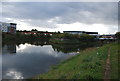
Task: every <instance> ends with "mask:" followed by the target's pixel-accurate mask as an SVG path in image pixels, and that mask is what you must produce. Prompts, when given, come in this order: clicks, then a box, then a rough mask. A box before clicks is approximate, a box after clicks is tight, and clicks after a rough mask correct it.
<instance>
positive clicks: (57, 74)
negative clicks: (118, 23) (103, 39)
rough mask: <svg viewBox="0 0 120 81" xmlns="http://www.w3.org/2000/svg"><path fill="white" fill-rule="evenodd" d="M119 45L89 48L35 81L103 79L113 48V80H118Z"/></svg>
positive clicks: (37, 77) (39, 76)
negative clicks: (108, 57) (108, 56)
mask: <svg viewBox="0 0 120 81" xmlns="http://www.w3.org/2000/svg"><path fill="white" fill-rule="evenodd" d="M117 46H118V45H117V44H107V45H104V46H102V47H99V48H88V49H86V50H84V51H81V53H80V54H78V55H76V56H74V57H72V58H70V59H68V60H66V61H63V62H61V63H60V64H58V65H56V66H53V67H52V68H51V69H50V71H49V72H47V73H44V74H41V75H38V76H36V77H35V79H90V80H91V79H103V77H104V68H105V64H106V59H107V55H108V50H109V48H110V47H111V50H110V51H111V57H110V59H111V74H110V75H111V79H118V66H117V65H118V60H117V55H118V53H117V51H118V49H117Z"/></svg>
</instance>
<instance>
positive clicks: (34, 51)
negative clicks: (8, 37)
mask: <svg viewBox="0 0 120 81" xmlns="http://www.w3.org/2000/svg"><path fill="white" fill-rule="evenodd" d="M70 47H72V48H73V49H72V50H71V48H70ZM66 50H67V51H66ZM79 51H80V49H79V48H75V47H74V46H66V48H65V46H61V47H60V46H53V45H34V44H28V43H25V44H19V45H16V44H9V45H3V47H2V54H0V58H1V57H2V79H26V78H31V77H34V76H36V75H38V74H42V73H45V72H48V71H49V69H50V68H51V66H53V65H55V64H58V63H60V62H61V61H63V60H65V59H68V58H69V57H71V56H74V55H75V54H77V53H78V52H79Z"/></svg>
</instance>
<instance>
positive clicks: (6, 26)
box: [0, 22, 17, 33]
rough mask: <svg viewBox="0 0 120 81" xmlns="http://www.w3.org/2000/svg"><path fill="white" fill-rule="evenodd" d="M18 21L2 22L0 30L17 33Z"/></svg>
mask: <svg viewBox="0 0 120 81" xmlns="http://www.w3.org/2000/svg"><path fill="white" fill-rule="evenodd" d="M16 25H17V24H16V23H5V22H0V31H2V32H5V33H16Z"/></svg>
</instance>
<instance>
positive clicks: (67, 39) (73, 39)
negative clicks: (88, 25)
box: [50, 33, 95, 45]
mask: <svg viewBox="0 0 120 81" xmlns="http://www.w3.org/2000/svg"><path fill="white" fill-rule="evenodd" d="M50 42H51V43H56V44H73V43H78V44H83V45H90V44H92V43H93V42H95V37H94V36H91V35H88V34H81V35H79V34H68V33H64V34H55V35H53V36H52V38H51V39H50Z"/></svg>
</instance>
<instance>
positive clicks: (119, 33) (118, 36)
mask: <svg viewBox="0 0 120 81" xmlns="http://www.w3.org/2000/svg"><path fill="white" fill-rule="evenodd" d="M115 36H116V37H117V39H118V40H120V32H117V33H116V34H115Z"/></svg>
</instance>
